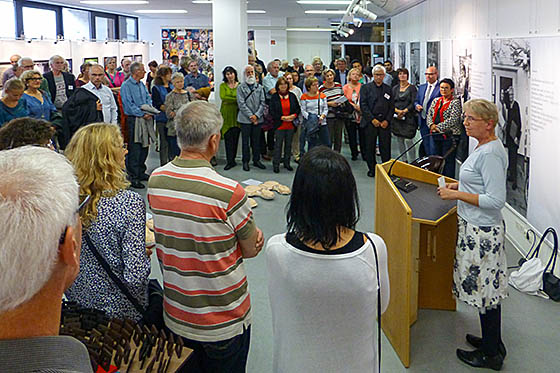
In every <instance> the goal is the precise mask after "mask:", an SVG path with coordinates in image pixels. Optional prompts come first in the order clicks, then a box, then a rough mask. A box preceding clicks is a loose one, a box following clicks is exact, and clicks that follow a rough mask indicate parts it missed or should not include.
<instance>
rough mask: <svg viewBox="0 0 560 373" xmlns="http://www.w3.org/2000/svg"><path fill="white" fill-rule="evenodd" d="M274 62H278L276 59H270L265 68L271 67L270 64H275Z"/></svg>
mask: <svg viewBox="0 0 560 373" xmlns="http://www.w3.org/2000/svg"><path fill="white" fill-rule="evenodd" d="M275 63H278V61H276V60H272V61H270V62H269V63H268V65H266V69H267V70H270V68H271V67H272V65H273V64H275Z"/></svg>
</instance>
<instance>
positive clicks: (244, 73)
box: [243, 65, 255, 81]
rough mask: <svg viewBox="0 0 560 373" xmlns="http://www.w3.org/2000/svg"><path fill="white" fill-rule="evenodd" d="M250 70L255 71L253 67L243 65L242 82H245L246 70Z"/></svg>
mask: <svg viewBox="0 0 560 373" xmlns="http://www.w3.org/2000/svg"><path fill="white" fill-rule="evenodd" d="M249 68H251V69H253V71H255V67H254V66H253V65H245V67H244V68H243V81H245V80H246V79H247V70H248V69H249Z"/></svg>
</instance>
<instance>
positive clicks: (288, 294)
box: [266, 146, 389, 373]
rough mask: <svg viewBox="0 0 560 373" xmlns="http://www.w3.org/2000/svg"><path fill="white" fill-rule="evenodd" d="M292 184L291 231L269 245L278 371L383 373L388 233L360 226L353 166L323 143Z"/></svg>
mask: <svg viewBox="0 0 560 373" xmlns="http://www.w3.org/2000/svg"><path fill="white" fill-rule="evenodd" d="M292 189H293V190H292V195H291V198H290V203H289V208H288V212H287V220H288V232H287V233H284V234H279V235H276V236H274V237H272V238H271V239H270V240H269V241H268V243H267V249H266V252H267V264H268V271H269V282H268V289H269V295H270V305H271V308H272V324H273V334H274V361H273V366H274V372H306V373H314V372H317V373H319V372H321V373H322V372H345V373H352V372H356V373H357V372H360V373H361V372H372V371H374V372H377V371H378V364H377V362H378V359H377V356H378V355H377V351H378V348H379V347H378V345H377V333H376V327H375V324H376V317H377V312H385V309H386V308H387V305H388V304H389V275H388V272H387V250H386V247H385V243H384V242H383V239H381V237H379V236H377V235H375V234H373V233H362V232H359V231H356V230H355V226H356V223H357V222H358V220H359V203H358V194H357V189H356V182H355V180H354V177H353V175H352V170H351V169H350V165H349V164H348V162H347V161H346V159H345V158H344V157H343V156H342V155H340V154H339V153H336V152H335V151H333V150H330V149H329V148H326V147H324V146H320V147H316V148H314V149H312V150H310V151H309V152H308V153H307V154H305V156H303V157H302V158H301V160H300V164H299V167H298V168H297V171H296V175H295V178H294V182H293V186H292ZM378 280H379V281H378ZM379 283H380V294H381V295H380V297H381V300H379V299H378V284H379ZM378 302H381V304H380V305H379V306H380V309H379V310H378V308H377V307H378Z"/></svg>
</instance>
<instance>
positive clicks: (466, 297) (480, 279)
mask: <svg viewBox="0 0 560 373" xmlns="http://www.w3.org/2000/svg"><path fill="white" fill-rule="evenodd" d="M504 239H505V223H502V224H500V225H494V226H486V227H478V226H475V225H472V224H470V223H468V222H467V221H466V220H465V219H463V218H461V217H460V216H458V232H457V247H456V249H455V264H454V266H453V293H454V294H455V297H456V298H457V299H459V300H461V301H463V302H465V303H467V304H469V305H471V306H474V307H477V308H479V310H481V311H483V310H485V309H486V308H493V307H495V306H497V305H498V304H500V302H501V300H502V299H504V298H506V297H507V296H508V279H507V262H506V252H505V247H504Z"/></svg>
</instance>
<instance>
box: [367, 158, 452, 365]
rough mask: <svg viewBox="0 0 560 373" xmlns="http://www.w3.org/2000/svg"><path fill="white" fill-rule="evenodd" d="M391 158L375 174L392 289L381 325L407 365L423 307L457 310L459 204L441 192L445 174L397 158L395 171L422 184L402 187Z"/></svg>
mask: <svg viewBox="0 0 560 373" xmlns="http://www.w3.org/2000/svg"><path fill="white" fill-rule="evenodd" d="M391 162H392V160H391V161H389V162H386V163H384V164H378V165H377V168H376V173H375V233H376V234H378V235H379V236H381V238H383V240H384V241H385V243H386V244H387V256H388V268H389V281H390V289H391V299H390V301H389V306H388V308H387V311H385V313H384V314H383V316H382V319H381V320H382V323H381V325H382V328H383V331H384V333H385V335H386V336H387V338H388V339H389V341H390V342H391V344H392V345H393V348H394V349H395V351H396V353H397V355H398V356H399V358H400V359H401V362H402V363H403V365H404V366H405V367H407V368H408V367H409V366H410V327H411V325H412V324H414V323H415V322H416V320H417V318H418V309H419V308H429V309H437V310H450V311H455V310H456V302H455V299H454V298H453V295H452V291H451V288H452V282H453V261H454V257H455V244H456V237H457V207H456V202H455V201H443V200H441V199H440V198H439V196H438V195H437V193H436V190H437V179H438V177H440V176H441V175H438V174H435V173H433V172H429V171H425V170H423V169H420V168H418V167H414V166H411V165H408V164H406V163H402V162H396V163H395V165H394V167H393V169H392V175H393V176H398V177H401V178H405V179H408V180H410V181H412V182H413V183H414V184H415V185H416V186H418V188H417V189H415V190H414V191H412V192H409V193H404V192H402V191H400V190H399V189H397V187H396V186H395V185H394V184H393V182H392V181H391V178H390V177H389V175H388V170H389V167H390V166H391ZM453 181H454V180H453V179H447V182H453Z"/></svg>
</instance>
